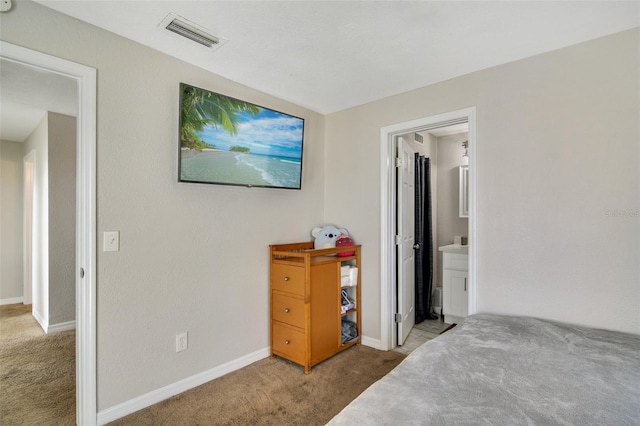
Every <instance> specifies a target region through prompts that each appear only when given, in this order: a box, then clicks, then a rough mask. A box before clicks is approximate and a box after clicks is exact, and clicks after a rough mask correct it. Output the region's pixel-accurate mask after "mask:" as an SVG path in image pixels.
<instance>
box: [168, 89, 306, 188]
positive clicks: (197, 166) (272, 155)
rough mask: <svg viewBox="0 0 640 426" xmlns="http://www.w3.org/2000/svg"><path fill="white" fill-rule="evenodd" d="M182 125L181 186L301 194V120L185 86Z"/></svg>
mask: <svg viewBox="0 0 640 426" xmlns="http://www.w3.org/2000/svg"><path fill="white" fill-rule="evenodd" d="M180 120H181V129H180V131H181V134H180V180H181V181H190V182H205V183H220V184H230V185H246V186H267V187H279V188H296V189H297V188H300V179H301V173H302V138H303V131H304V120H302V119H301V118H297V117H293V116H290V115H287V114H284V113H280V112H277V111H273V110H270V109H267V108H262V107H259V106H257V105H254V104H251V103H248V102H244V101H241V100H238V99H234V98H230V97H227V96H224V95H220V94H217V93H213V92H209V91H206V90H203V89H198V88H195V87H191V86H186V85H185V86H184V87H183V91H182V108H181V117H180Z"/></svg>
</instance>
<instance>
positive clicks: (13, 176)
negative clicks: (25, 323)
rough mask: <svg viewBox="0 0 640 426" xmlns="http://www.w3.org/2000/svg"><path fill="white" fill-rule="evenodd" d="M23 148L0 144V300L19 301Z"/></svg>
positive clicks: (21, 289)
mask: <svg viewBox="0 0 640 426" xmlns="http://www.w3.org/2000/svg"><path fill="white" fill-rule="evenodd" d="M23 147H24V144H22V143H20V142H13V141H5V140H3V141H0V244H1V245H0V300H2V301H6V300H9V301H10V299H18V298H22V297H23V281H22V210H23V207H22V179H23V177H22V160H23V157H24V154H23V151H22V149H23Z"/></svg>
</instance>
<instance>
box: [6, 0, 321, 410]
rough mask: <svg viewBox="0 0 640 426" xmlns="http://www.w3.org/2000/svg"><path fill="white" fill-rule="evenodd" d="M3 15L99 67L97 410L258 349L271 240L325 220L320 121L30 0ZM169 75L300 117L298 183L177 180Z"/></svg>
mask: <svg viewBox="0 0 640 426" xmlns="http://www.w3.org/2000/svg"><path fill="white" fill-rule="evenodd" d="M0 19H1V22H0V24H1V25H0V37H1V38H2V40H4V41H7V42H10V43H14V44H18V45H21V46H24V47H27V48H31V49H34V50H38V51H42V52H46V53H48V54H51V55H54V56H58V57H62V58H64V59H68V60H71V61H74V62H78V63H81V64H84V65H87V66H90V67H94V68H96V69H97V78H98V80H97V87H98V105H97V110H98V117H97V125H98V129H97V130H98V134H97V141H98V142H97V159H98V164H97V170H98V172H97V173H98V174H97V198H98V199H97V206H98V211H97V216H98V235H99V240H98V249H99V252H98V262H97V264H98V276H97V289H98V294H97V300H98V310H97V324H98V330H97V333H98V342H97V346H98V360H97V363H98V409H99V410H105V409H106V408H109V407H113V406H114V405H116V404H119V403H122V402H125V401H129V400H131V399H132V398H134V397H137V396H140V395H142V394H145V393H148V392H151V391H153V390H156V389H159V388H161V387H163V386H166V385H169V384H173V383H175V382H177V381H179V380H182V379H185V378H188V377H191V376H192V375H195V374H198V373H201V372H204V371H207V370H209V369H213V368H215V367H219V366H221V365H222V364H224V363H226V362H230V361H233V360H237V359H238V358H240V357H243V356H246V355H247V354H251V353H253V352H255V351H258V350H266V348H267V347H268V346H269V322H268V318H269V297H268V282H269V266H268V265H269V264H268V245H269V244H272V243H277V242H291V241H301V240H303V241H308V240H310V239H311V235H310V230H311V228H313V227H314V226H317V225H318V224H321V223H323V206H324V139H325V138H324V117H323V116H321V115H319V114H317V113H314V112H311V111H309V110H306V109H304V108H302V107H299V106H296V105H293V104H290V103H288V102H285V101H282V100H279V99H276V98H273V97H271V96H268V95H266V94H264V93H261V92H258V91H256V90H253V89H250V88H248V87H245V86H241V85H239V84H236V83H233V82H231V81H229V80H226V79H224V78H221V77H219V76H216V75H213V74H211V73H208V72H206V71H204V70H202V69H200V68H196V67H194V66H191V65H188V64H186V63H184V62H181V61H178V60H176V59H173V58H170V57H168V56H166V55H163V54H160V53H158V52H156V51H153V50H151V49H148V48H145V47H142V46H141V45H139V44H136V43H133V42H131V41H128V40H126V39H124V38H121V37H118V36H115V35H113V34H110V33H107V32H105V31H103V30H100V29H98V28H96V27H93V26H91V25H88V24H84V23H81V22H79V21H77V20H75V19H72V18H69V17H66V16H64V15H61V14H58V13H55V12H53V11H51V10H50V9H47V8H45V7H43V6H40V5H38V4H34V3H32V2H28V1H24V2H20V3H19V4H17V5H16V6H15V8H14V9H13V10H12V11H11V12H10V13H8V14H2V15H1V16H0ZM180 82H185V83H190V84H193V85H195V86H198V87H203V88H208V89H211V90H215V91H218V92H221V93H223V94H226V95H230V96H233V97H236V98H240V99H244V100H247V101H250V102H254V103H256V104H259V105H264V106H266V107H269V108H273V109H276V110H279V111H284V112H287V113H290V114H293V115H296V116H299V117H302V118H305V120H306V121H305V142H304V167H303V172H304V175H303V181H302V188H303V189H302V190H301V191H295V190H278V189H260V188H253V189H248V188H240V187H226V186H215V185H202V184H186V183H178V182H177V176H178V165H177V152H178V142H177V135H178V130H177V129H178V85H179V83H180ZM108 230H118V231H120V251H119V252H108V253H104V252H102V250H101V249H102V238H101V236H102V233H103V231H108ZM184 331H188V332H189V349H188V350H187V351H185V352H180V353H176V352H175V336H176V334H177V333H181V332H184Z"/></svg>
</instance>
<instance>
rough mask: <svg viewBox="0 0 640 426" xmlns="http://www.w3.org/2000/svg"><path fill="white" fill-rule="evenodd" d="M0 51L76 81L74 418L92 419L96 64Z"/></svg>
mask: <svg viewBox="0 0 640 426" xmlns="http://www.w3.org/2000/svg"><path fill="white" fill-rule="evenodd" d="M0 57H1V58H2V59H5V60H8V61H12V62H16V63H19V64H23V65H28V66H32V67H35V68H39V69H41V70H43V71H46V72H52V73H56V74H60V75H63V76H65V77H69V78H72V79H74V80H75V81H76V82H77V83H78V117H77V125H76V126H77V135H78V136H77V140H76V145H77V154H76V155H77V157H76V175H77V178H76V273H75V280H76V423H77V424H78V425H94V424H96V421H97V399H96V395H97V388H96V384H97V381H96V99H97V97H96V70H95V69H94V68H90V67H87V66H85V65H80V64H77V63H75V62H70V61H67V60H64V59H61V58H57V57H55V56H50V55H46V54H44V53H40V52H36V51H34V50H30V49H26V48H24V47H20V46H16V45H14V44H11V43H7V42H4V41H0Z"/></svg>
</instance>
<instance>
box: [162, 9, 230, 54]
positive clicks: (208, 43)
mask: <svg viewBox="0 0 640 426" xmlns="http://www.w3.org/2000/svg"><path fill="white" fill-rule="evenodd" d="M160 26H162V27H163V28H165V29H167V30H169V31H171V32H173V33H175V34H178V35H180V36H182V37H185V38H187V39H189V40H191V41H194V42H196V43H198V44H200V45H202V46H204V47H206V48H208V49H210V50H215V49H217V48H218V47H220V46H222V45H223V44H224V43H225V42H226V40H225V39H223V38H220V37H218V36H215V35H213V34H211V33H209V32H208V31H207V30H205V29H204V28H202V27H200V26H199V25H196V24H194V23H193V22H189V21H188V20H186V19H184V18H182V17H180V16H178V15H175V14H173V13H170V14H168V15H167V17H166V18H164V19H163V21H162V22H161V23H160Z"/></svg>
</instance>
